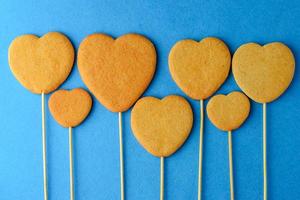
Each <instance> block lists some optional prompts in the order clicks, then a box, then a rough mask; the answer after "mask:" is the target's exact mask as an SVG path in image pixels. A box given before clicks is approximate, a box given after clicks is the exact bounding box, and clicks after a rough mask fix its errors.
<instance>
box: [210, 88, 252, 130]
mask: <svg viewBox="0 0 300 200" xmlns="http://www.w3.org/2000/svg"><path fill="white" fill-rule="evenodd" d="M206 109H207V115H208V118H209V119H210V121H211V122H212V123H213V124H214V125H215V126H216V127H218V128H219V129H221V130H223V131H231V130H234V129H237V128H239V127H240V126H241V125H242V124H243V123H244V121H245V120H246V119H247V117H248V115H249V112H250V101H249V99H248V97H247V96H246V95H244V94H243V93H241V92H232V93H230V94H228V95H227V96H225V95H216V96H214V97H212V98H211V99H210V100H209V102H208V104H207V108H206Z"/></svg>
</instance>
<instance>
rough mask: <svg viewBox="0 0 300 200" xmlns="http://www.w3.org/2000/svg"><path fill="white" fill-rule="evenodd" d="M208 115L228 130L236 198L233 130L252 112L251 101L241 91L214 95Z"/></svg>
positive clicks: (221, 127)
mask: <svg viewBox="0 0 300 200" xmlns="http://www.w3.org/2000/svg"><path fill="white" fill-rule="evenodd" d="M206 110H207V115H208V118H209V119H210V121H211V122H212V123H213V124H214V125H215V126H216V127H217V128H219V129H221V130H222V131H227V132H228V156H229V177H230V199H231V200H234V183H233V182H234V181H233V162H232V131H233V130H235V129H237V128H239V127H240V126H241V125H242V124H243V123H244V121H245V120H246V119H247V117H248V115H249V112H250V102H249V99H248V97H247V96H246V95H244V94H243V93H241V92H231V93H230V94H228V95H227V96H225V95H216V96H213V97H212V98H211V99H210V100H209V102H208V104H207V108H206Z"/></svg>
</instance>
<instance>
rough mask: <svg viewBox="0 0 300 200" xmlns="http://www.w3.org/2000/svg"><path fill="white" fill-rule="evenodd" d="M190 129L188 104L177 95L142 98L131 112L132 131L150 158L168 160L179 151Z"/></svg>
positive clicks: (190, 119) (190, 113) (191, 119)
mask: <svg viewBox="0 0 300 200" xmlns="http://www.w3.org/2000/svg"><path fill="white" fill-rule="evenodd" d="M192 126H193V112H192V108H191V106H190V104H189V103H188V102H187V101H186V100H185V99H184V98H183V97H180V96H175V95H171V96H167V97H165V98H163V99H162V100H160V99H157V98H154V97H144V98H141V99H140V100H138V101H137V103H136V104H135V106H134V107H133V109H132V111H131V128H132V131H133V134H134V136H135V137H136V139H137V140H138V141H139V143H140V144H141V145H142V146H143V147H144V148H145V149H146V150H147V151H148V152H149V153H151V154H152V155H154V156H157V157H167V156H170V155H171V154H173V153H174V152H176V151H177V149H179V148H180V147H181V146H182V145H183V143H184V142H185V140H186V139H187V137H188V136H189V134H190V131H191V129H192Z"/></svg>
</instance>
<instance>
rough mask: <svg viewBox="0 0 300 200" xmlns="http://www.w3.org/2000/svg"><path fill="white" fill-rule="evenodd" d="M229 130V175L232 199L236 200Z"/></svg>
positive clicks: (229, 132)
mask: <svg viewBox="0 0 300 200" xmlns="http://www.w3.org/2000/svg"><path fill="white" fill-rule="evenodd" d="M231 135H232V134H231V131H228V155H229V175H230V199H231V200H234V182H233V164H232V137H231Z"/></svg>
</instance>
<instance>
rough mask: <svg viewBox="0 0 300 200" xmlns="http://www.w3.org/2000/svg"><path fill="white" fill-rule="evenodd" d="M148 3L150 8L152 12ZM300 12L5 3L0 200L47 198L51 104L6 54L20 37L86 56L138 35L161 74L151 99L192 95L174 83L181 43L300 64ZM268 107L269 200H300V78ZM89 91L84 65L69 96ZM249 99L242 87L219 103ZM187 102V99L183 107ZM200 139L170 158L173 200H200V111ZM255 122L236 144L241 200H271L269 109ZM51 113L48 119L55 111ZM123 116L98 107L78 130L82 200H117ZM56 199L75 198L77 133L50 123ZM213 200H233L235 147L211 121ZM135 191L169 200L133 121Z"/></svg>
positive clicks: (236, 6)
mask: <svg viewBox="0 0 300 200" xmlns="http://www.w3.org/2000/svg"><path fill="white" fill-rule="evenodd" d="M142 2H143V3H142ZM299 19H300V3H299V1H297V0H290V1H284V0H282V1H256V0H248V1H243V2H242V1H233V0H232V1H225V0H221V1H188V0H186V1H182V2H179V1H176V3H175V1H157V0H152V1H115V0H113V1H96V0H93V1H79V0H77V1H66V0H60V1H57V0H52V1H38V0H36V1H33V0H29V1H16V0H9V1H4V0H0V92H1V94H0V96H1V98H0V105H1V106H0V126H1V131H0V200H18V199H22V200H32V199H42V194H43V191H42V151H41V150H42V147H41V144H42V143H41V140H42V139H41V111H40V106H41V105H40V104H41V97H40V96H38V95H33V94H31V93H29V92H28V91H26V90H25V89H24V88H23V87H22V86H21V85H20V84H19V83H18V82H17V81H16V79H15V78H14V77H13V75H12V74H11V72H10V69H9V66H8V63H7V49H8V46H9V44H10V42H11V41H12V40H13V38H15V37H16V36H18V35H21V34H25V33H33V34H37V35H43V34H45V33H47V32H49V31H60V32H62V33H64V34H66V35H67V36H69V38H70V39H71V41H72V42H73V44H74V46H75V48H76V49H77V48H78V46H79V44H80V42H81V41H82V39H83V38H84V37H85V36H87V35H88V34H91V33H94V32H104V33H107V34H110V35H112V36H114V37H118V36H120V35H122V34H125V33H128V32H136V33H140V34H144V35H145V36H147V37H149V38H150V39H151V40H152V41H153V43H154V44H155V45H156V49H157V54H158V65H157V71H156V75H155V78H154V80H153V81H152V84H151V85H150V87H149V88H148V90H147V91H146V93H145V94H144V95H145V96H147V95H152V96H156V97H164V96H166V95H169V94H179V95H183V96H185V95H184V94H183V93H182V92H181V91H180V90H179V88H178V87H177V86H176V84H175V83H174V82H173V81H172V79H171V76H170V74H169V70H168V61H167V58H168V53H169V51H170V49H171V47H172V46H173V45H174V44H175V43H176V41H178V40H181V39H186V38H192V39H196V40H200V39H202V38H203V37H206V36H216V37H219V38H221V39H223V40H224V41H225V42H226V43H227V44H228V46H229V47H230V49H231V51H232V52H234V51H235V50H236V49H237V47H239V46H240V45H241V44H243V43H246V42H250V41H255V42H259V43H261V44H264V43H268V42H272V41H281V42H284V43H286V44H287V45H288V46H289V47H291V49H292V50H293V52H294V54H295V57H296V61H297V60H299V56H300V49H299V46H300V21H299ZM298 67H299V66H298V65H297V66H296V73H295V78H294V80H293V83H292V85H291V86H290V88H289V89H288V90H287V92H286V93H285V94H284V95H283V96H282V97H281V98H280V99H279V100H278V101H276V102H274V103H272V104H270V105H269V106H268V164H269V165H268V169H269V199H270V200H273V199H274V200H290V199H292V200H297V199H300V190H299V182H300V167H299V166H300V156H299V151H300V146H299V144H300V135H299V128H300V124H299V122H298V121H299V120H300V100H299V99H300V92H299V91H300V86H299V83H300V79H299V75H298V74H299V69H298ZM74 87H85V86H84V84H83V82H82V81H81V79H80V76H79V73H78V69H77V66H76V65H75V67H74V69H73V72H72V74H71V75H70V77H69V78H68V80H67V81H66V82H65V83H64V84H63V85H62V86H61V88H66V89H71V88H74ZM232 90H239V88H238V87H237V85H236V84H235V81H234V79H233V76H232V75H230V76H229V78H228V80H227V81H226V82H225V84H224V85H223V86H222V88H221V89H220V91H218V93H229V92H231V91H232ZM185 97H186V96H185ZM189 101H190V103H191V104H192V106H193V108H194V111H195V124H194V128H193V132H192V133H191V135H190V137H189V138H188V140H187V142H186V144H185V145H184V146H183V148H181V149H180V150H179V151H178V152H177V153H176V154H174V155H173V156H171V157H170V158H167V159H166V161H165V163H166V166H165V167H166V169H165V173H166V174H165V178H166V185H165V186H166V188H165V191H166V199H172V200H192V199H196V197H197V169H198V139H199V103H198V102H196V101H194V100H191V99H189ZM251 105H252V111H251V115H250V117H249V119H248V120H247V121H246V123H245V124H244V125H243V126H242V127H241V128H240V129H239V130H237V131H234V133H233V154H234V155H233V156H234V157H233V158H234V173H235V191H236V199H242V200H259V199H262V182H263V177H262V106H261V105H260V104H256V103H252V104H251ZM47 111H48V110H47ZM117 120H118V117H117V114H114V113H110V112H109V111H107V110H106V109H105V108H104V107H103V106H102V105H100V104H99V103H98V102H97V101H96V100H95V98H94V107H93V110H92V112H91V114H90V116H89V117H88V119H87V120H86V121H85V122H84V123H83V124H82V125H81V126H79V127H78V128H76V129H75V130H74V134H75V135H74V137H75V138H74V146H75V152H74V153H75V190H76V194H75V195H76V199H77V200H95V199H101V200H102V199H103V200H116V199H119V197H120V196H119V146H118V121H117ZM47 134H48V138H47V139H48V141H47V143H48V170H49V197H50V200H52V199H53V200H57V199H59V200H64V199H65V200H67V199H69V172H68V170H69V163H68V130H67V129H64V128H62V127H60V126H59V125H58V124H57V123H56V122H55V121H54V120H53V118H52V117H51V116H50V114H49V112H48V113H47ZM204 139H205V146H204V171H203V176H204V180H203V199H204V200H210V199H211V200H224V199H229V177H228V157H227V136H226V134H225V133H222V132H221V131H219V130H217V129H216V128H215V127H213V126H212V124H211V123H210V122H209V121H208V119H207V117H206V118H205V137H204ZM124 142H125V144H124V145H125V146H124V148H125V181H126V182H125V184H126V197H127V199H130V200H153V199H158V198H159V159H158V158H155V157H153V156H151V155H150V154H148V153H147V152H146V151H145V150H144V149H143V148H142V147H141V146H140V145H139V144H138V142H137V141H136V139H135V138H134V136H133V135H132V133H131V128H130V111H129V112H126V113H125V115H124Z"/></svg>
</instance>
